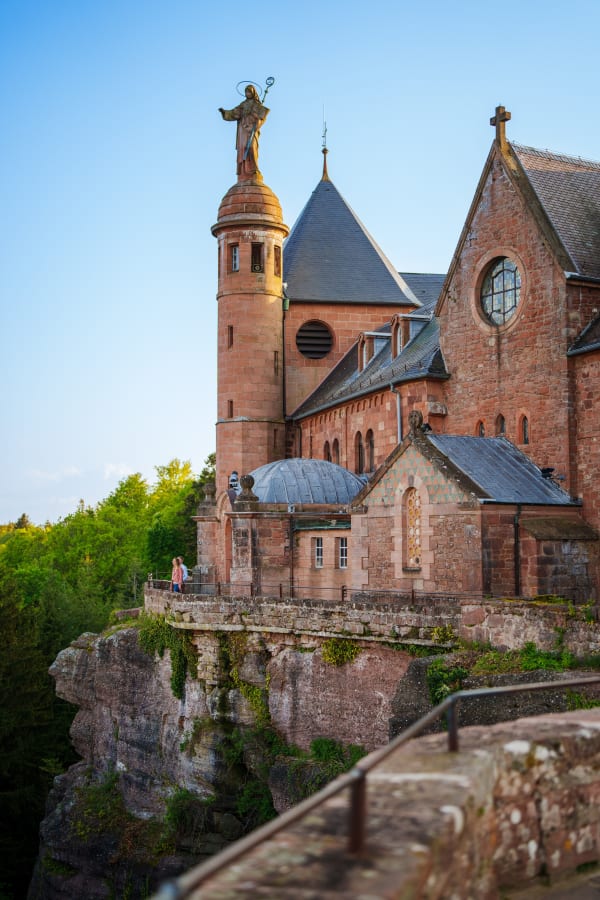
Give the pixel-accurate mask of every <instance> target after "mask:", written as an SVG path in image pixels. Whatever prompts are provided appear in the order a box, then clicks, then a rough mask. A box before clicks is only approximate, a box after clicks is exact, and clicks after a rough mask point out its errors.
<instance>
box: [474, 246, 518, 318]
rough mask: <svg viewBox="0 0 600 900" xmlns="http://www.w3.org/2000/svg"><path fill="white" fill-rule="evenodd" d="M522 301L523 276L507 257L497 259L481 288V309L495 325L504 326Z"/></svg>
mask: <svg viewBox="0 0 600 900" xmlns="http://www.w3.org/2000/svg"><path fill="white" fill-rule="evenodd" d="M520 299H521V274H520V272H519V270H518V269H517V267H516V265H515V264H514V262H512V260H510V259H508V258H507V257H506V256H502V257H500V258H499V259H495V260H494V262H493V263H492V264H491V266H490V268H489V269H488V271H487V274H486V276H485V278H484V279H483V284H482V286H481V308H482V310H483V312H484V315H485V317H486V318H487V319H488V321H489V322H491V323H492V324H493V325H504V323H505V322H508V320H509V319H510V318H511V317H512V316H513V315H514V314H515V312H516V310H517V306H518V305H519V300H520Z"/></svg>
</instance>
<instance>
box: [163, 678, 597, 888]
mask: <svg viewBox="0 0 600 900" xmlns="http://www.w3.org/2000/svg"><path fill="white" fill-rule="evenodd" d="M584 684H600V675H588V676H582V677H580V678H570V679H565V680H561V681H538V682H535V683H534V684H510V685H503V686H500V687H487V688H473V689H472V690H468V691H456V692H455V693H454V694H450V695H449V696H448V697H446V699H445V700H443V701H442V702H441V703H439V704H438V705H437V706H435V707H434V708H433V709H432V710H430V711H429V712H428V713H427V714H426V715H425V716H423V717H422V718H420V719H419V720H418V721H417V722H414V723H413V724H412V725H410V726H409V727H408V728H407V729H406V730H405V731H403V732H402V733H401V734H399V735H397V737H395V738H394V739H393V740H392V741H390V743H389V744H386V746H385V747H381V748H380V749H379V750H374V751H373V752H372V753H369V755H368V756H366V757H365V758H364V759H362V760H360V762H358V763H357V764H356V765H355V766H354V767H353V768H352V769H351V770H350V771H349V772H346V773H345V774H343V775H340V776H339V777H338V778H336V779H335V780H334V781H332V782H330V784H328V785H326V786H325V787H324V788H322V789H321V790H320V791H318V793H316V794H313V795H312V797H308V798H307V799H306V800H303V801H302V802H301V803H299V804H298V805H297V806H294V807H292V809H289V810H287V811H286V812H284V813H282V814H281V815H280V816H279V817H278V818H277V819H273V821H272V822H267V824H266V825H263V826H261V827H260V828H257V829H256V830H255V831H253V832H252V833H251V834H248V835H246V837H244V838H242V839H241V840H239V841H236V843H235V844H232V845H231V846H230V847H228V848H227V849H226V850H223V851H221V853H219V854H217V855H216V856H214V857H212V858H211V859H209V860H207V861H206V862H205V863H202V864H201V865H199V866H197V867H196V868H194V869H192V870H191V871H190V872H188V873H186V874H185V875H181V876H180V877H179V878H178V879H177V880H176V881H168V882H165V883H164V884H163V885H162V886H161V888H160V890H159V892H158V893H157V894H156V895H155V900H183V898H185V897H187V896H189V893H190V892H191V891H193V890H195V889H196V888H198V887H199V886H200V885H201V884H202V883H203V882H204V881H206V880H207V879H208V878H211V877H212V876H213V875H215V874H216V873H217V872H220V871H221V870H222V869H224V868H225V867H226V866H229V865H230V864H231V863H233V862H235V861H236V860H237V859H239V858H240V857H241V856H243V855H244V854H245V853H247V852H248V851H249V850H252V849H254V847H257V846H258V845H259V844H262V843H263V842H264V841H266V840H268V839H269V838H271V837H273V836H274V835H276V834H278V833H279V832H280V831H283V830H284V829H285V828H287V827H288V826H289V825H292V824H294V823H295V822H297V821H298V819H301V818H302V817H303V816H305V815H306V814H307V813H309V812H311V810H313V809H315V808H316V807H317V806H320V805H321V804H322V803H324V802H325V800H328V799H329V798H330V797H335V796H337V794H339V793H341V792H342V791H343V790H345V789H346V788H349V789H350V809H349V819H348V850H349V852H350V853H352V854H358V853H360V852H361V851H362V850H363V848H364V846H365V839H366V830H367V775H368V774H369V772H371V771H372V770H373V769H374V768H375V767H376V766H378V765H379V764H380V763H381V762H383V760H384V759H387V757H388V756H390V755H391V754H392V753H394V751H396V750H397V749H398V748H399V747H401V746H402V745H403V744H405V743H406V742H407V741H409V740H411V739H412V738H414V737H416V736H417V735H418V734H420V733H421V732H422V731H423V730H424V729H425V728H426V727H427V726H428V725H430V724H431V723H433V722H436V721H437V720H438V719H440V718H441V716H442V715H443V714H444V713H446V721H447V725H448V751H449V752H450V753H457V752H458V750H459V741H458V714H457V712H458V710H457V708H458V705H459V703H460V702H461V701H463V700H470V699H474V698H475V699H476V698H478V697H491V696H494V695H495V694H516V693H522V692H525V691H547V690H563V689H566V688H571V687H580V686H581V685H584Z"/></svg>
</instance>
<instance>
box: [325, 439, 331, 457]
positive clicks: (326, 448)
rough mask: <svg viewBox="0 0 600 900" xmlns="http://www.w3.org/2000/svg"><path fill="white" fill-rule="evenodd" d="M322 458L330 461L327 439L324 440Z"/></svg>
mask: <svg viewBox="0 0 600 900" xmlns="http://www.w3.org/2000/svg"><path fill="white" fill-rule="evenodd" d="M323 459H325V460H327V462H331V450H330V447H329V441H325V446H324V447H323Z"/></svg>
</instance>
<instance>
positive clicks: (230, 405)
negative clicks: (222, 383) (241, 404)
mask: <svg viewBox="0 0 600 900" xmlns="http://www.w3.org/2000/svg"><path fill="white" fill-rule="evenodd" d="M227 418H228V419H233V400H228V401H227Z"/></svg>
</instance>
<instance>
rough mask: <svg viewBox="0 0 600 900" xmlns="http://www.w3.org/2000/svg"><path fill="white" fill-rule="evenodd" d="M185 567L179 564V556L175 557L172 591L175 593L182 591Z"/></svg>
mask: <svg viewBox="0 0 600 900" xmlns="http://www.w3.org/2000/svg"><path fill="white" fill-rule="evenodd" d="M182 586H183V569H182V568H181V566H180V565H179V560H178V558H177V557H174V559H173V571H172V572H171V591H172V592H173V593H175V594H181V593H182Z"/></svg>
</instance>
